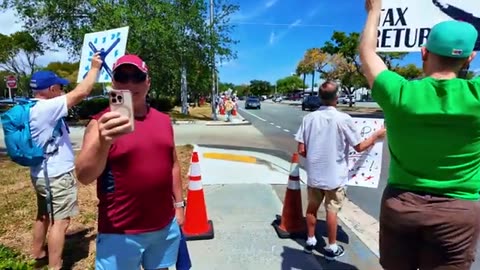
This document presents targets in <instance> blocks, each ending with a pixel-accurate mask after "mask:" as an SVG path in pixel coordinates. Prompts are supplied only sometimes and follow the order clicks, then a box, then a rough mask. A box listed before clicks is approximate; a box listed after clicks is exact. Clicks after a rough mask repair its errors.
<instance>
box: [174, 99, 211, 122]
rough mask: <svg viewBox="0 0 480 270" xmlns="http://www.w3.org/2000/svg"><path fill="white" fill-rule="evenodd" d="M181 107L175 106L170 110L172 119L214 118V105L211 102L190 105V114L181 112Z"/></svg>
mask: <svg viewBox="0 0 480 270" xmlns="http://www.w3.org/2000/svg"><path fill="white" fill-rule="evenodd" d="M181 111H182V108H181V107H175V108H173V110H172V111H170V112H169V114H170V117H171V118H172V120H204V121H208V120H212V107H211V106H210V104H209V103H205V104H204V105H203V106H199V107H190V114H188V115H185V114H182V113H181Z"/></svg>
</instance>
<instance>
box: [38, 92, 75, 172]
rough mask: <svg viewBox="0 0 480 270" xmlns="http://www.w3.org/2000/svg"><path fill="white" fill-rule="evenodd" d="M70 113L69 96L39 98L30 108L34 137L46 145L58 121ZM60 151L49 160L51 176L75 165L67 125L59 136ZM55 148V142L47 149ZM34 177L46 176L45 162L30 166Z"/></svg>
mask: <svg viewBox="0 0 480 270" xmlns="http://www.w3.org/2000/svg"><path fill="white" fill-rule="evenodd" d="M67 115H68V107H67V97H66V96H65V95H63V96H59V97H56V98H52V99H38V101H37V103H36V104H35V106H33V107H32V108H31V109H30V132H31V133H32V139H33V141H34V142H35V143H37V144H39V145H42V146H43V145H45V144H46V143H47V142H48V141H49V140H50V139H51V138H52V134H53V130H54V128H55V126H56V125H57V122H58V121H59V120H60V119H61V118H62V117H66V116H67ZM57 142H58V151H57V152H56V153H55V154H54V155H52V156H50V158H49V159H48V161H47V172H48V176H49V177H57V176H60V175H62V174H65V173H67V172H69V171H71V170H73V168H74V167H75V163H74V161H75V156H74V153H73V148H72V143H71V142H70V137H69V135H68V130H67V126H66V125H65V124H63V125H62V136H61V137H59V138H57ZM51 149H54V148H53V144H51V146H49V148H47V151H49V150H51ZM30 174H31V175H32V176H33V177H41V178H43V177H44V174H43V164H42V165H40V166H37V167H32V168H30Z"/></svg>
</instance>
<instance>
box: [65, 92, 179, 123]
mask: <svg viewBox="0 0 480 270" xmlns="http://www.w3.org/2000/svg"><path fill="white" fill-rule="evenodd" d="M147 101H148V102H149V104H150V106H152V108H155V109H157V110H159V111H161V112H169V111H171V110H172V109H173V107H174V100H173V99H172V98H169V97H160V98H154V99H152V98H148V100H147ZM107 107H108V98H93V99H90V100H84V101H82V102H81V103H80V104H78V105H77V106H75V108H74V109H72V110H71V112H70V118H73V119H88V118H90V117H91V116H93V115H95V114H97V113H99V112H101V111H103V110H104V109H106V108H107Z"/></svg>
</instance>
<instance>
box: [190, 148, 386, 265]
mask: <svg viewBox="0 0 480 270" xmlns="http://www.w3.org/2000/svg"><path fill="white" fill-rule="evenodd" d="M195 150H196V151H198V152H199V157H200V166H201V172H202V182H203V187H204V192H205V197H206V204H207V212H208V216H209V219H211V220H212V221H213V226H214V230H215V238H214V239H212V240H201V241H189V242H188V247H189V250H190V255H191V258H192V263H193V267H192V269H195V270H197V269H198V270H215V269H222V270H224V269H229V270H237V269H238V270H240V269H242V270H244V269H246V270H250V269H251V270H257V269H265V270H269V269H272V270H277V269H282V270H287V269H288V270H290V269H305V270H314V269H319V270H321V269H360V270H364V269H365V270H376V269H381V267H380V265H379V264H378V258H377V256H375V255H374V253H373V252H372V251H371V250H370V249H369V248H368V247H367V246H366V245H364V244H363V242H362V241H361V240H360V239H359V238H358V237H357V236H356V235H355V234H354V233H353V232H352V231H351V230H350V229H349V228H348V227H347V226H346V225H345V224H343V223H342V222H341V221H339V233H338V241H339V244H341V245H343V246H344V247H345V249H346V254H345V255H344V256H343V257H341V258H339V259H338V260H337V261H333V262H329V261H327V260H325V259H324V258H323V255H322V251H323V246H324V245H325V241H326V239H325V240H324V237H325V236H326V229H325V223H324V222H323V221H322V220H324V219H323V216H324V211H323V210H320V211H319V222H318V226H317V239H318V240H319V248H318V250H317V251H315V252H314V254H313V255H312V254H306V253H304V252H303V245H304V240H303V239H299V240H291V239H280V238H279V237H278V236H277V234H276V232H275V230H274V228H273V226H272V225H271V223H272V222H273V220H275V218H276V216H277V215H281V213H282V208H283V206H282V200H283V196H284V194H285V190H286V185H285V184H286V182H287V179H288V169H286V168H285V166H287V164H285V163H288V162H285V161H283V160H282V161H279V160H275V159H274V158H271V157H268V155H267V154H264V153H256V154H255V155H253V153H249V154H248V153H245V152H241V151H227V150H221V149H214V148H206V147H199V146H195ZM215 153H216V155H215ZM229 154H230V156H229ZM252 157H253V158H255V159H264V160H265V161H273V162H271V164H270V165H266V163H260V164H258V163H257V162H253V161H254V160H253V159H252ZM242 158H243V159H244V160H242ZM282 162H283V163H282ZM275 163H279V164H275ZM245 164H246V165H245ZM289 165H290V164H288V166H287V168H288V167H289ZM243 166H248V167H243ZM304 173H305V172H302V175H303V176H302V177H304ZM302 189H303V192H302V193H303V195H302V199H303V201H304V202H306V197H305V193H304V192H305V185H302ZM304 209H305V207H304Z"/></svg>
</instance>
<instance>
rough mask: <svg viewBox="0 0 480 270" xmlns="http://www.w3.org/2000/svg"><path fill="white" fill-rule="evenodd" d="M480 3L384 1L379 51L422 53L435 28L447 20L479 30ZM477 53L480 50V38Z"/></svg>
mask: <svg viewBox="0 0 480 270" xmlns="http://www.w3.org/2000/svg"><path fill="white" fill-rule="evenodd" d="M478 3H479V2H478V0H424V1H418V0H384V1H383V7H382V14H381V17H380V21H379V25H378V27H379V30H378V41H377V47H378V51H381V52H415V51H420V48H421V46H422V45H424V44H425V43H426V41H427V38H428V35H429V34H430V29H431V28H432V26H433V25H435V24H437V23H439V22H442V21H446V20H460V21H465V22H468V23H471V24H472V25H473V26H474V27H475V28H476V29H477V30H478V31H480V5H479V4H478ZM475 49H476V50H480V37H479V39H478V40H477V43H476V46H475Z"/></svg>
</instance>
